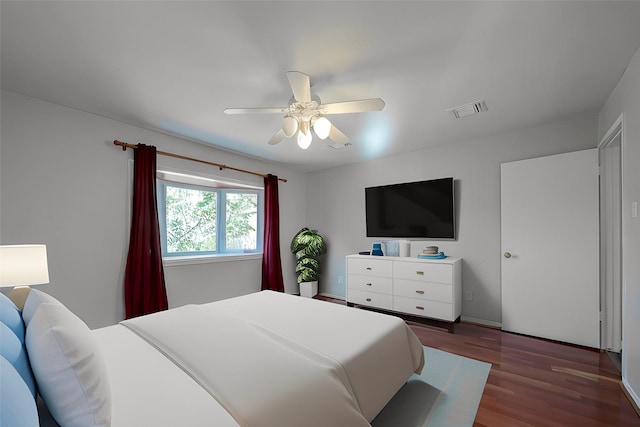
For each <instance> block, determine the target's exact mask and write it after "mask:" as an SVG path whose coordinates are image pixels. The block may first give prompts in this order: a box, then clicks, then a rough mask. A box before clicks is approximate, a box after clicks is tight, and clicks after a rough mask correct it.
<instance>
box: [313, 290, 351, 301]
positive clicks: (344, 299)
mask: <svg viewBox="0 0 640 427" xmlns="http://www.w3.org/2000/svg"><path fill="white" fill-rule="evenodd" d="M318 295H322V296H323V297H327V298H333V299H339V300H342V301H346V300H347V299H346V298H345V297H344V296H342V295H333V294H329V293H327V292H319V293H318Z"/></svg>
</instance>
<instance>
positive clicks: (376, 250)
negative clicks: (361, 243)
mask: <svg viewBox="0 0 640 427" xmlns="http://www.w3.org/2000/svg"><path fill="white" fill-rule="evenodd" d="M371 255H376V256H382V255H384V254H383V253H382V243H378V242H376V243H374V244H373V249H372V250H371Z"/></svg>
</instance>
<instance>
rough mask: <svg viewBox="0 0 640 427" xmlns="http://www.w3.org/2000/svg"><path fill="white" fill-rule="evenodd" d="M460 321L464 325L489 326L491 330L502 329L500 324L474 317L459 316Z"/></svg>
mask: <svg viewBox="0 0 640 427" xmlns="http://www.w3.org/2000/svg"><path fill="white" fill-rule="evenodd" d="M460 321H461V322H466V323H475V324H477V325H482V326H489V327H492V328H502V323H500V322H492V321H491V320H484V319H477V318H475V317H467V316H461V317H460Z"/></svg>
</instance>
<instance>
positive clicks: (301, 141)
mask: <svg viewBox="0 0 640 427" xmlns="http://www.w3.org/2000/svg"><path fill="white" fill-rule="evenodd" d="M312 139H313V137H312V136H311V130H310V129H309V122H300V129H298V146H299V147H300V148H302V149H303V150H306V149H307V148H309V146H310V145H311V140H312Z"/></svg>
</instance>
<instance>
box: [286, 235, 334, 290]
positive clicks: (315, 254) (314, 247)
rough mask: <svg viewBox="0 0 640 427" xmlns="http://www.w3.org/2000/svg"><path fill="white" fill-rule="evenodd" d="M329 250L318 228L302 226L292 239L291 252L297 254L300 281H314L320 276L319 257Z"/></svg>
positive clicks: (297, 269)
mask: <svg viewBox="0 0 640 427" xmlns="http://www.w3.org/2000/svg"><path fill="white" fill-rule="evenodd" d="M326 252H327V245H326V243H325V241H324V238H323V237H322V236H321V235H320V234H318V231H317V230H309V229H308V228H307V227H304V228H302V229H301V230H300V231H298V233H296V235H295V236H293V239H292V240H291V253H292V254H294V255H295V256H296V260H297V264H296V274H297V275H298V283H302V282H314V281H316V280H318V278H319V277H320V263H319V262H318V258H319V257H320V255H322V254H324V253H326Z"/></svg>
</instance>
